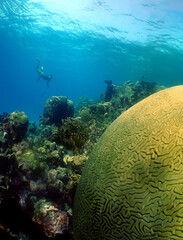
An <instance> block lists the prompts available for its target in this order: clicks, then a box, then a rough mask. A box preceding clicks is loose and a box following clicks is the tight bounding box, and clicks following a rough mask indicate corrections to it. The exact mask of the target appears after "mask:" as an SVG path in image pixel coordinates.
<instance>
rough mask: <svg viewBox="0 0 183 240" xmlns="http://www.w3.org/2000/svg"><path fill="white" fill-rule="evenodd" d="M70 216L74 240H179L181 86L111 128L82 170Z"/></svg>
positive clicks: (182, 221) (182, 232)
mask: <svg viewBox="0 0 183 240" xmlns="http://www.w3.org/2000/svg"><path fill="white" fill-rule="evenodd" d="M73 214H74V223H73V224H74V234H75V238H76V240H101V239H103V240H108V239H110V240H119V239H120V240H131V239H132V240H137V239H138V240H145V239H146V240H147V239H148V240H154V239H156V240H159V239H161V240H170V239H171V240H174V239H183V86H176V87H172V88H169V89H165V90H163V91H160V92H158V93H155V94H153V95H151V96H150V97H148V98H146V99H144V100H142V101H141V102H139V103H138V104H136V105H134V106H133V107H131V108H130V109H129V110H127V111H126V112H125V113H123V114H122V115H121V116H120V117H118V118H117V119H116V120H115V121H114V122H113V123H112V124H111V125H110V127H109V128H108V129H107V130H106V131H105V133H104V134H103V135H102V137H101V138H100V140H99V141H98V143H97V145H96V147H95V148H94V150H93V151H92V153H91V154H90V157H89V159H88V161H87V163H86V165H85V168H84V171H83V173H82V176H81V179H80V182H79V185H78V188H77V191H76V196H75V200H74V212H73Z"/></svg>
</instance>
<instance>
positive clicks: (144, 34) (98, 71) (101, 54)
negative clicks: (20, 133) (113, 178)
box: [0, 0, 183, 122]
mask: <svg viewBox="0 0 183 240" xmlns="http://www.w3.org/2000/svg"><path fill="white" fill-rule="evenodd" d="M182 36H183V2H182V0H174V1H172V0H154V1H153V0H148V1H147V0H131V1H129V0H123V1H122V0H72V1H66V0H40V1H39V0H0V103H1V104H0V113H2V112H8V113H11V112H12V111H15V110H19V111H24V112H25V113H26V114H27V115H28V117H29V119H30V121H36V122H37V121H38V119H39V116H41V115H42V114H43V108H44V104H45V101H46V99H48V98H50V97H51V96H55V95H59V96H67V97H68V98H69V99H71V100H72V101H74V103H77V101H78V99H79V98H80V97H81V96H88V97H89V98H91V99H99V97H100V94H101V93H102V92H104V91H105V88H106V86H105V83H104V80H105V79H112V80H113V83H114V84H117V85H121V84H123V83H124V82H125V81H127V80H131V81H133V82H134V81H138V80H140V79H141V77H142V75H144V76H145V79H144V80H147V81H156V82H158V83H159V84H163V85H165V86H167V87H169V86H173V85H178V84H182V83H183V38H182ZM37 58H40V59H41V65H42V66H43V67H44V71H45V73H47V74H49V73H51V74H52V75H53V78H52V80H51V82H50V87H49V88H47V86H46V82H45V80H43V79H41V80H40V81H39V82H37V78H38V75H37V72H36V65H37Z"/></svg>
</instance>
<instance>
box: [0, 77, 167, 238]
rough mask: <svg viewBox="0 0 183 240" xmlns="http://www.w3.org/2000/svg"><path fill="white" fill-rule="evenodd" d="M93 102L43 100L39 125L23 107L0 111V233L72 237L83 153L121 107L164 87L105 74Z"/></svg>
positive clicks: (126, 106) (85, 153)
mask: <svg viewBox="0 0 183 240" xmlns="http://www.w3.org/2000/svg"><path fill="white" fill-rule="evenodd" d="M105 83H106V84H107V89H106V92H105V93H103V94H102V95H101V98H100V100H99V101H98V102H94V101H92V100H89V99H88V98H87V97H82V98H81V99H80V100H79V102H78V104H77V105H76V106H74V104H73V103H72V101H70V100H68V99H67V98H66V97H63V96H54V97H52V98H50V99H48V100H47V102H46V104H45V108H44V111H43V117H42V118H41V119H40V122H39V127H36V125H35V124H34V123H29V121H28V118H27V116H26V115H25V113H24V112H19V111H15V112H13V113H11V114H5V113H4V114H3V115H1V116H0V212H1V215H0V239H17V240H18V239H25V240H26V239H27V240H34V239H43V240H44V239H66V240H67V239H68V240H71V239H73V230H72V207H73V199H74V195H75V191H76V187H77V185H78V182H79V179H80V176H81V173H82V170H83V167H84V165H85V162H86V161H87V159H88V155H89V154H90V152H91V150H92V149H93V147H94V146H95V144H96V142H97V141H98V139H99V137H100V136H101V135H102V133H103V132H104V131H105V129H106V128H107V127H108V126H109V125H110V124H111V122H113V121H114V120H115V119H116V118H117V117H118V116H119V115H120V114H121V113H122V112H124V111H126V110H127V109H128V108H129V107H131V106H132V105H134V104H135V103H137V102H138V101H140V100H142V99H143V98H145V97H147V96H148V95H150V94H152V93H154V92H157V91H159V90H161V89H162V88H163V87H161V86H159V85H158V84H156V83H148V82H145V81H144V80H143V79H142V81H141V82H137V83H132V82H130V81H128V82H126V83H125V84H123V85H122V86H116V85H114V84H112V81H111V80H106V81H105Z"/></svg>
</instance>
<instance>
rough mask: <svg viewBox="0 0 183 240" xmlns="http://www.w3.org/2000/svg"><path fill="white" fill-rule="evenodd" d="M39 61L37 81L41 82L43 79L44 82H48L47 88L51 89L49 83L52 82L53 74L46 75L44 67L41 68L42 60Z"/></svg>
mask: <svg viewBox="0 0 183 240" xmlns="http://www.w3.org/2000/svg"><path fill="white" fill-rule="evenodd" d="M37 61H38V63H37V67H36V71H37V72H38V74H39V77H38V79H37V81H39V79H40V78H43V79H44V80H46V84H47V87H48V88H49V82H50V81H51V78H52V75H51V74H49V75H45V74H44V72H43V67H42V66H41V67H40V68H39V64H40V59H39V58H38V59H37Z"/></svg>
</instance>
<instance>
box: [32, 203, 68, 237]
mask: <svg viewBox="0 0 183 240" xmlns="http://www.w3.org/2000/svg"><path fill="white" fill-rule="evenodd" d="M34 208H35V210H34V216H33V221H34V222H35V223H36V224H37V225H38V226H39V227H40V228H41V231H43V232H44V234H45V235H46V236H47V237H55V236H57V235H61V234H64V232H67V231H68V227H69V218H68V215H67V212H66V211H61V210H60V209H59V208H57V207H55V206H54V205H53V204H52V203H51V202H46V200H45V199H41V200H39V201H38V202H36V204H35V207H34Z"/></svg>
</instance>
